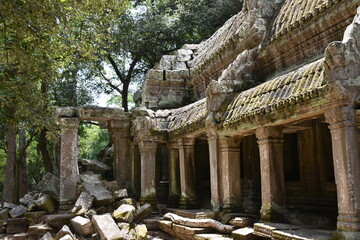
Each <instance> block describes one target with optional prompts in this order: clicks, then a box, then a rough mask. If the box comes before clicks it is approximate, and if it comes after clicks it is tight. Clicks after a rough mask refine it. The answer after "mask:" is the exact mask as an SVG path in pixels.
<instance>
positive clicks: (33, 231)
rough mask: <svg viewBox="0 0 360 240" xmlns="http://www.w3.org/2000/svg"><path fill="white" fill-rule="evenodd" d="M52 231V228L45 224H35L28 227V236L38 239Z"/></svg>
mask: <svg viewBox="0 0 360 240" xmlns="http://www.w3.org/2000/svg"><path fill="white" fill-rule="evenodd" d="M50 231H52V228H51V227H50V226H49V225H47V224H36V225H33V226H30V227H29V230H28V234H29V236H36V237H40V236H43V235H44V234H46V233H47V232H50Z"/></svg>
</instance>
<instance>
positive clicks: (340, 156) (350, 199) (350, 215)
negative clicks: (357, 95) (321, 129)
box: [325, 107, 360, 239]
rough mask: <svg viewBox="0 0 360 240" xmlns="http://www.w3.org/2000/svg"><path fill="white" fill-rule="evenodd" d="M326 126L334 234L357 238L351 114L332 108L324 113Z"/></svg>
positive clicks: (359, 181)
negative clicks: (335, 200) (334, 207)
mask: <svg viewBox="0 0 360 240" xmlns="http://www.w3.org/2000/svg"><path fill="white" fill-rule="evenodd" d="M325 118H326V121H327V122H328V123H329V124H330V126H329V128H330V132H331V140H332V149H333V160H334V173H335V181H336V186H337V198H338V223H337V229H338V232H337V233H338V234H340V235H343V236H345V237H346V239H359V238H360V214H359V209H360V162H359V160H360V159H359V144H358V135H357V131H356V121H355V111H354V109H353V108H352V107H336V108H334V109H331V110H329V111H327V112H326V113H325Z"/></svg>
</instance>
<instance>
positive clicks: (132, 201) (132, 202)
mask: <svg viewBox="0 0 360 240" xmlns="http://www.w3.org/2000/svg"><path fill="white" fill-rule="evenodd" d="M122 204H128V205H133V206H134V207H135V208H136V205H137V202H136V200H135V199H134V198H124V199H121V200H120V201H119V205H122Z"/></svg>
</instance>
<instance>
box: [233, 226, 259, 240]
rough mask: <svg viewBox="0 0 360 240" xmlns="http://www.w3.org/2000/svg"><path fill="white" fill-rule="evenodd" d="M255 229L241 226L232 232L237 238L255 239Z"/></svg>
mask: <svg viewBox="0 0 360 240" xmlns="http://www.w3.org/2000/svg"><path fill="white" fill-rule="evenodd" d="M253 233H254V229H252V228H249V227H245V228H240V229H237V230H235V231H233V232H232V236H233V238H234V239H236V240H253V239H254V235H253Z"/></svg>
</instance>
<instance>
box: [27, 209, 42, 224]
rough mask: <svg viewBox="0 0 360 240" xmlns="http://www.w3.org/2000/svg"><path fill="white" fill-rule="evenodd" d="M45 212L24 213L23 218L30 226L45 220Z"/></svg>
mask: <svg viewBox="0 0 360 240" xmlns="http://www.w3.org/2000/svg"><path fill="white" fill-rule="evenodd" d="M45 215H46V211H37V212H26V213H25V214H24V217H26V219H27V220H28V221H29V223H30V225H35V224H38V223H40V222H42V221H43V220H44V218H45Z"/></svg>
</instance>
